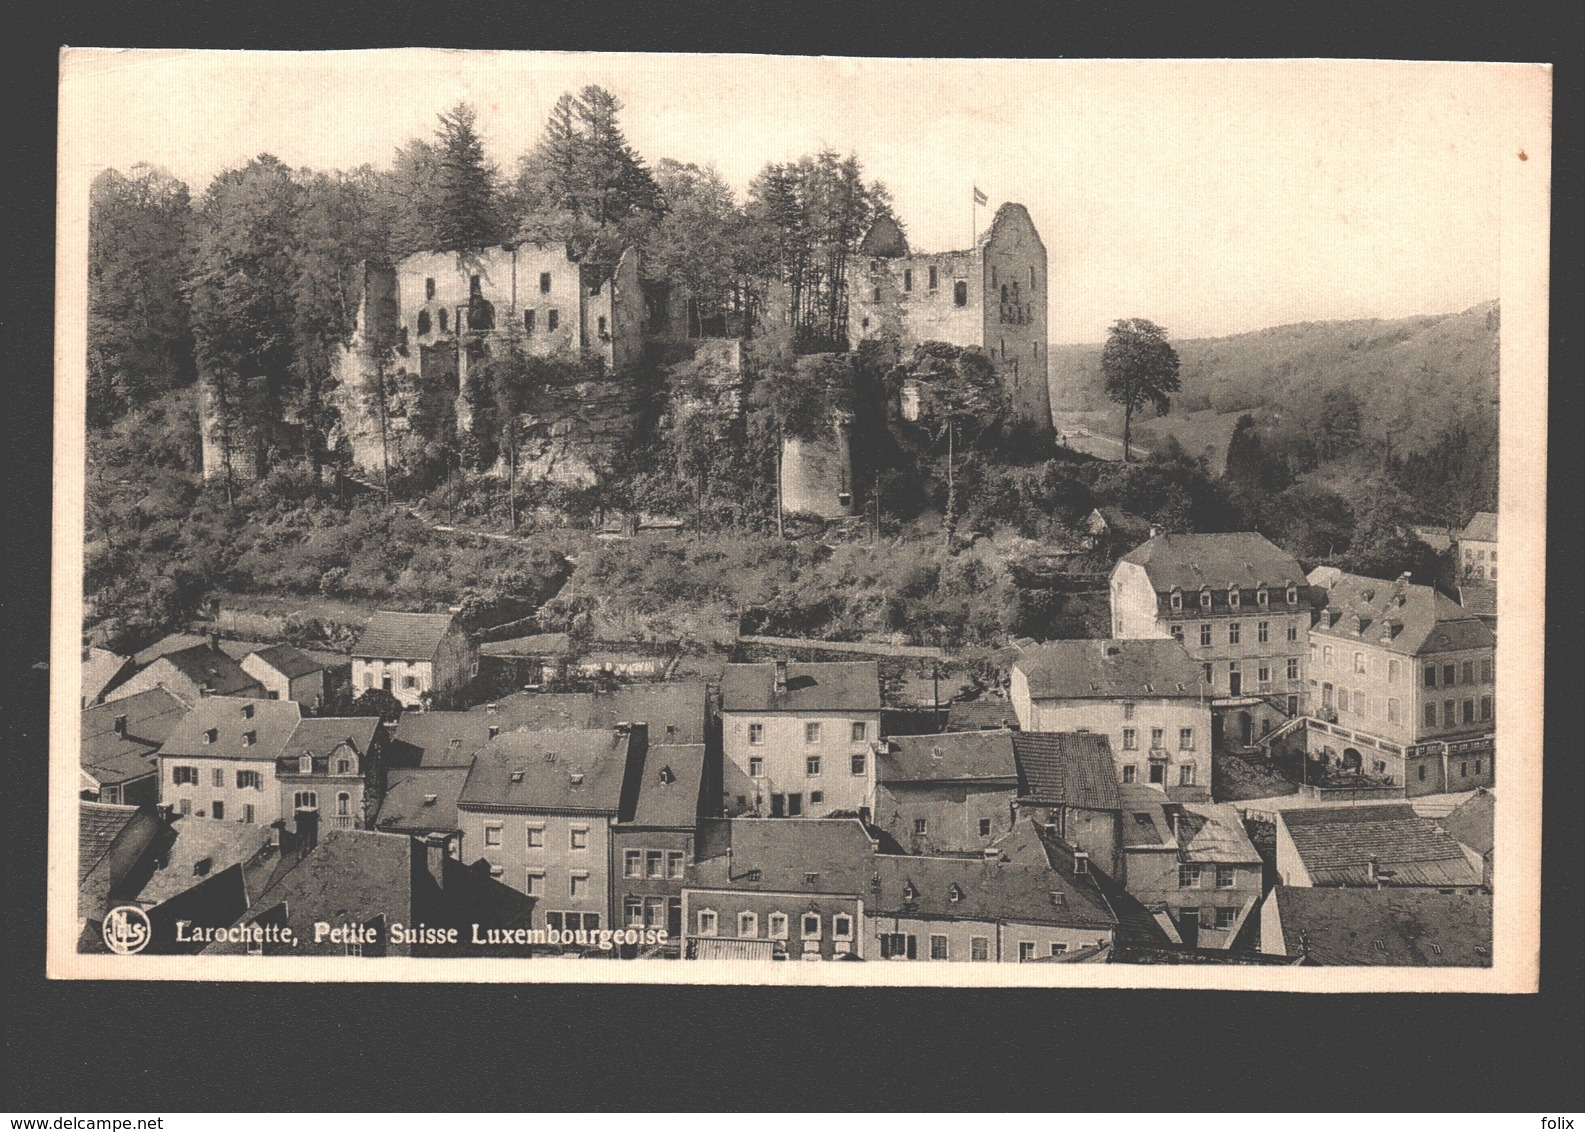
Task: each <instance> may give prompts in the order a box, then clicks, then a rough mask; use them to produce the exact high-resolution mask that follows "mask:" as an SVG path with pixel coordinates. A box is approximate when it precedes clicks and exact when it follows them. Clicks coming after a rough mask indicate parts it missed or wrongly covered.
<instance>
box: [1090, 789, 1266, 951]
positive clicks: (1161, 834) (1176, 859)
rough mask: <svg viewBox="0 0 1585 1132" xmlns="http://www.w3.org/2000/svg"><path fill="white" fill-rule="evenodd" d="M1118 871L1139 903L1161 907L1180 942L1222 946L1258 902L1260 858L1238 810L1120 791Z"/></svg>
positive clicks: (1238, 931) (1230, 940) (1236, 933)
mask: <svg viewBox="0 0 1585 1132" xmlns="http://www.w3.org/2000/svg"><path fill="white" fill-rule="evenodd" d="M1123 807H1124V810H1123V844H1124V848H1123V859H1124V864H1123V872H1122V880H1123V884H1124V886H1125V887H1126V888H1127V889H1128V891H1129V893H1130V894H1132V895H1133V896H1134V897H1136V898H1137V899H1138V900H1139V901H1140V903H1142V904H1143V905H1144V906H1145V907H1146V908H1147V909H1152V910H1156V909H1165V910H1166V912H1167V915H1168V917H1169V918H1170V919H1171V921H1172V926H1173V928H1174V929H1175V931H1176V934H1177V936H1178V939H1179V941H1181V942H1182V943H1183V944H1184V945H1185V946H1188V947H1194V948H1204V949H1208V950H1226V949H1228V948H1230V947H1231V946H1232V945H1233V943H1234V941H1236V940H1237V939H1238V938H1239V937H1240V935H1241V934H1242V933H1243V930H1244V927H1245V924H1246V922H1247V921H1248V920H1249V918H1250V916H1251V915H1252V914H1253V913H1254V912H1255V910H1256V908H1257V907H1258V906H1259V904H1260V898H1261V895H1262V867H1263V866H1262V862H1261V857H1260V854H1259V853H1258V852H1257V851H1256V849H1255V846H1254V843H1253V842H1251V841H1250V839H1249V834H1248V833H1247V832H1245V830H1244V823H1243V820H1242V819H1241V818H1240V817H1239V814H1238V810H1237V809H1236V808H1235V807H1233V806H1230V805H1227V804H1225V803H1223V804H1215V803H1210V802H1199V803H1194V802H1164V801H1163V800H1162V798H1161V796H1160V795H1159V794H1156V793H1155V792H1153V791H1149V790H1143V789H1140V788H1139V787H1126V788H1125V789H1124V791H1123Z"/></svg>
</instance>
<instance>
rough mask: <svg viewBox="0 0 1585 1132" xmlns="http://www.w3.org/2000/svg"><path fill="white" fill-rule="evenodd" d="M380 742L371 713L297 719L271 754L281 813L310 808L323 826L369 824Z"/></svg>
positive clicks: (382, 738)
mask: <svg viewBox="0 0 1585 1132" xmlns="http://www.w3.org/2000/svg"><path fill="white" fill-rule="evenodd" d="M385 742H386V739H385V725H384V724H383V723H381V722H380V720H379V718H378V717H376V716H372V715H366V716H353V717H350V718H344V719H338V718H329V717H327V718H320V719H305V720H303V721H302V722H300V723H299V724H298V725H297V728H296V730H294V731H293V732H292V736H291V738H290V739H288V740H287V741H286V745H285V747H283V748H282V749H281V753H280V755H279V756H278V757H277V758H276V765H275V781H276V782H277V783H278V784H279V789H280V794H281V800H280V811H281V813H282V814H283V815H284V814H291V813H298V812H301V811H304V810H312V811H314V812H316V813H318V814H319V815H320V818H319V821H320V824H321V825H322V826H324V827H325V828H328V829H367V828H369V825H370V821H369V819H370V818H372V817H373V813H374V809H375V806H374V802H375V800H376V798H375V796H376V794H377V793H378V785H379V782H380V777H381V772H382V770H383V764H382V761H381V756H382V754H383V752H384V748H385ZM371 784H373V786H374V789H370V786H371Z"/></svg>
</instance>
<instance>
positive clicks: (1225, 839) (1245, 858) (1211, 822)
mask: <svg viewBox="0 0 1585 1132" xmlns="http://www.w3.org/2000/svg"><path fill="white" fill-rule="evenodd" d="M1175 809H1176V811H1177V815H1178V844H1179V846H1180V848H1179V854H1180V856H1181V857H1182V859H1183V860H1185V861H1191V862H1196V861H1197V862H1201V863H1203V864H1216V865H1258V864H1260V863H1261V856H1260V853H1259V852H1258V851H1256V849H1255V843H1254V842H1253V841H1251V840H1250V839H1249V833H1248V831H1246V830H1245V829H1244V819H1243V818H1241V817H1240V816H1239V814H1238V807H1236V806H1232V805H1229V804H1228V803H1226V802H1220V803H1217V802H1183V803H1177V804H1175Z"/></svg>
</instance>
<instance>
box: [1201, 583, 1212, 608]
mask: <svg viewBox="0 0 1585 1132" xmlns="http://www.w3.org/2000/svg"><path fill="white" fill-rule="evenodd" d="M1200 608H1201V609H1210V608H1211V590H1210V587H1209V586H1207V587H1206V588H1204V589H1202V590H1201V591H1200Z"/></svg>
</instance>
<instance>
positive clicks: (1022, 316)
mask: <svg viewBox="0 0 1585 1132" xmlns="http://www.w3.org/2000/svg"><path fill="white" fill-rule="evenodd" d="M982 254H983V258H984V283H985V294H986V300H985V309H984V318H985V328H984V344H985V349H986V351H987V352H988V353H989V354H990V355H991V356H992V357H993V358H995V359H996V368H997V371H998V372H999V373H1000V374H1001V375H1002V381H1003V383H1004V384H1005V385H1006V387H1007V392H1008V394H1009V395H1010V396H1011V397H1012V401H1013V411H1014V412H1015V413H1016V414H1017V415H1018V417H1019V418H1020V419H1022V420H1025V421H1028V422H1029V423H1031V424H1035V425H1038V426H1040V427H1042V428H1045V429H1049V428H1050V427H1051V391H1050V387H1049V385H1048V384H1047V366H1048V360H1047V356H1046V354H1047V343H1048V328H1047V322H1046V318H1047V305H1048V298H1047V275H1046V248H1045V244H1043V243H1042V242H1041V239H1040V233H1038V232H1037V231H1035V225H1034V221H1032V220H1031V219H1030V217H1029V212H1028V211H1027V210H1026V209H1025V208H1024V206H1023V205H1021V204H1004V205H1002V207H1001V208H999V209H997V212H996V219H995V221H994V222H993V223H992V225H991V229H990V231H989V232H988V233H987V235H986V239H985V242H984V245H983V248H982Z"/></svg>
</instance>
